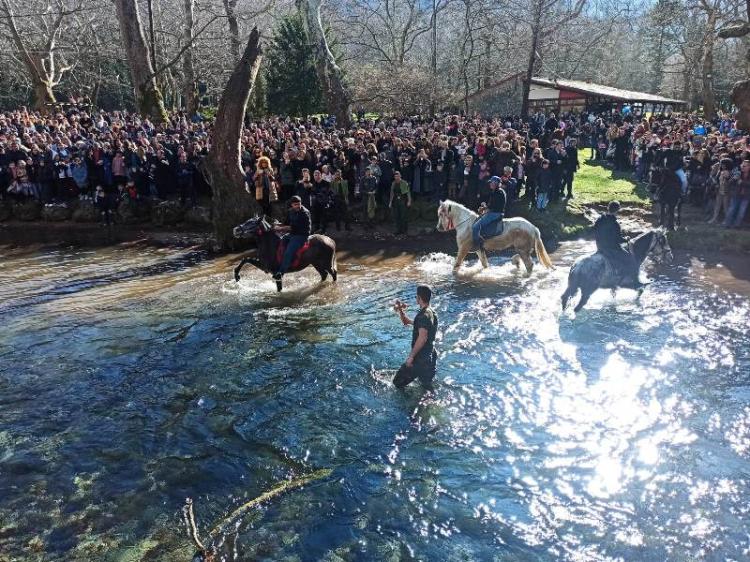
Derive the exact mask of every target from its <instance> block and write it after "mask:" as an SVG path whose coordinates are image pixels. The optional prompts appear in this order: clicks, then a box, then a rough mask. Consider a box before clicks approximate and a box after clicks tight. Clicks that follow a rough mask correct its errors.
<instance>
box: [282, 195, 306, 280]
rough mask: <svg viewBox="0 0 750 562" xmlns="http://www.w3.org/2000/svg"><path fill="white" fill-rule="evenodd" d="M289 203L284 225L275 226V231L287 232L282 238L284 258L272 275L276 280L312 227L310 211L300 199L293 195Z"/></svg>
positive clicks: (287, 268)
mask: <svg viewBox="0 0 750 562" xmlns="http://www.w3.org/2000/svg"><path fill="white" fill-rule="evenodd" d="M289 204H290V205H291V209H290V210H289V212H288V213H287V215H286V221H285V225H284V226H277V227H276V230H277V231H279V232H286V233H287V234H286V235H285V236H284V238H283V239H284V240H286V249H285V250H284V258H283V259H282V260H281V265H280V266H279V269H278V271H277V272H276V273H275V274H274V276H273V278H274V279H277V280H278V279H281V276H282V275H283V274H284V273H286V272H287V271H288V270H289V266H290V265H292V260H293V259H294V254H296V253H297V250H299V249H300V248H301V247H302V246H304V245H305V242H307V239H308V237H309V236H310V230H311V227H312V221H311V220H310V211H308V210H307V209H305V208H304V207H303V206H302V199H301V198H300V197H298V196H297V195H295V196H293V197H292V198H291V199H290V200H289Z"/></svg>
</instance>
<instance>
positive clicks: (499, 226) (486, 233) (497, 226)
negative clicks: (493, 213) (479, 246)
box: [479, 219, 505, 240]
mask: <svg viewBox="0 0 750 562" xmlns="http://www.w3.org/2000/svg"><path fill="white" fill-rule="evenodd" d="M504 230H505V228H504V226H503V220H502V219H500V220H497V221H495V222H493V223H491V224H488V225H486V226H482V228H481V229H480V230H479V236H481V237H482V238H483V239H484V240H489V239H490V238H494V237H495V236H500V235H501V234H502V233H503V231H504Z"/></svg>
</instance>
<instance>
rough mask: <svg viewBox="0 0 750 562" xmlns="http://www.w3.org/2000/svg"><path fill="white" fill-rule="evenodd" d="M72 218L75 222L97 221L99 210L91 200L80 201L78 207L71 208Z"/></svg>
mask: <svg viewBox="0 0 750 562" xmlns="http://www.w3.org/2000/svg"><path fill="white" fill-rule="evenodd" d="M73 220H74V221H75V222H97V221H98V220H99V210H98V209H97V208H96V207H95V206H94V202H93V201H88V200H87V201H80V202H79V203H78V207H76V208H75V209H74V210H73Z"/></svg>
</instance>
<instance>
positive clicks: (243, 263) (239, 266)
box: [234, 258, 253, 282]
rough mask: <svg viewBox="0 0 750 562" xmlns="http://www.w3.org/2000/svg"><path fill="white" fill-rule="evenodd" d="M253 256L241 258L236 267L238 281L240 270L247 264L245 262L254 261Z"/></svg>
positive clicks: (235, 274)
mask: <svg viewBox="0 0 750 562" xmlns="http://www.w3.org/2000/svg"><path fill="white" fill-rule="evenodd" d="M252 262H253V258H242V260H240V263H239V264H237V267H235V268H234V280H235V282H238V281H239V280H240V270H241V269H242V268H243V267H244V266H245V264H248V263H252Z"/></svg>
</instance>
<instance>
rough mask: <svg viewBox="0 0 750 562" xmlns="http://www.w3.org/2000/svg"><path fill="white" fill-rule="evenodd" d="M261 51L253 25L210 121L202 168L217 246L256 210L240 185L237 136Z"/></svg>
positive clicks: (229, 242)
mask: <svg viewBox="0 0 750 562" xmlns="http://www.w3.org/2000/svg"><path fill="white" fill-rule="evenodd" d="M261 57H262V51H261V48H260V33H259V32H258V28H257V27H256V28H253V31H252V32H251V33H250V38H249V40H248V42H247V47H245V53H244V54H243V55H242V58H241V59H240V60H239V62H238V63H237V65H236V66H235V68H234V72H232V76H231V77H230V78H229V82H227V86H226V88H224V93H223V94H222V95H221V100H220V101H219V109H218V111H217V112H216V120H215V122H214V127H213V134H212V141H211V150H210V151H209V153H208V157H207V158H206V163H205V170H206V175H207V176H208V181H209V183H210V184H211V189H212V191H213V222H214V233H215V235H216V241H217V243H218V245H219V247H220V248H221V249H232V248H234V247H235V243H234V242H235V241H234V237H233V236H232V230H233V228H234V227H235V226H237V225H238V224H240V223H241V222H242V221H244V220H246V219H247V218H248V216H249V215H251V214H252V213H253V212H256V211H257V210H258V205H257V203H255V194H254V193H253V194H251V195H248V194H247V192H246V191H245V189H244V176H243V174H242V169H241V167H240V138H241V135H242V124H243V122H244V120H245V107H246V106H247V102H248V100H249V99H250V94H251V92H252V89H253V84H255V78H256V76H257V75H258V68H260V61H261Z"/></svg>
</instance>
